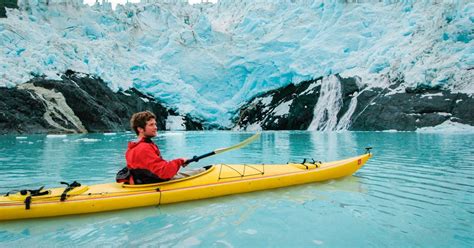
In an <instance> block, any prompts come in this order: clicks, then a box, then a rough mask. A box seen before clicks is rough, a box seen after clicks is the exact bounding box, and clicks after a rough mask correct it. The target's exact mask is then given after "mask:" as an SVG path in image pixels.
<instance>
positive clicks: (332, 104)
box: [308, 75, 355, 131]
mask: <svg viewBox="0 0 474 248" xmlns="http://www.w3.org/2000/svg"><path fill="white" fill-rule="evenodd" d="M341 107H342V93H341V83H340V82H339V80H338V78H337V77H336V76H334V75H331V76H329V77H328V78H327V79H325V80H324V79H323V80H322V82H321V92H320V94H319V99H318V102H317V103H316V106H315V107H314V112H313V120H312V121H311V124H310V125H309V127H308V130H310V131H316V130H319V131H331V130H335V129H336V126H337V113H338V112H339V110H340V109H341ZM354 108H355V107H354Z"/></svg>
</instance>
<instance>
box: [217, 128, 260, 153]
mask: <svg viewBox="0 0 474 248" xmlns="http://www.w3.org/2000/svg"><path fill="white" fill-rule="evenodd" d="M259 137H260V133H256V134H254V135H252V137H250V138H248V139H246V140H244V141H242V142H240V143H239V144H236V145H233V146H230V147H225V148H219V149H216V150H214V152H215V154H218V153H223V152H227V151H230V150H234V149H239V148H242V147H244V146H246V145H248V144H249V143H251V142H253V141H254V140H256V139H258V138H259Z"/></svg>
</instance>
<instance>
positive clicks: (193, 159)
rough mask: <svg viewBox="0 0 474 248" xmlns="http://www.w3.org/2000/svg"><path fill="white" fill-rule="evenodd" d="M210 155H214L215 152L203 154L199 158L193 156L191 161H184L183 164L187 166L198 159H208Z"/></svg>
mask: <svg viewBox="0 0 474 248" xmlns="http://www.w3.org/2000/svg"><path fill="white" fill-rule="evenodd" d="M212 155H216V152H215V151H212V152H208V153H206V154H203V155H201V156H194V157H193V158H192V159H188V160H186V162H185V163H184V164H189V163H192V162H198V161H199V160H200V159H203V158H207V157H210V156H212Z"/></svg>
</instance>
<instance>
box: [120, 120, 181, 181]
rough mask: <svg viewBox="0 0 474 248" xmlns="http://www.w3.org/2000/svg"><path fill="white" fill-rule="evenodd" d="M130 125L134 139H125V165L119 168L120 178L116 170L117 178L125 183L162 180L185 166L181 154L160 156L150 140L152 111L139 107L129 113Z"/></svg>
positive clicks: (153, 132)
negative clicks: (164, 157)
mask: <svg viewBox="0 0 474 248" xmlns="http://www.w3.org/2000/svg"><path fill="white" fill-rule="evenodd" d="M130 125H131V127H132V129H133V130H134V131H135V133H136V134H137V136H138V139H137V140H136V141H131V142H129V143H128V150H127V152H126V153H125V158H126V160H127V168H124V169H123V170H121V171H120V172H119V174H120V173H122V175H121V177H122V178H119V174H117V181H118V182H125V183H129V184H147V183H158V182H163V181H167V180H170V179H171V178H173V177H174V176H175V175H176V174H177V173H178V171H179V169H180V167H185V166H186V163H185V162H186V159H184V158H178V159H174V160H170V161H166V160H164V159H163V158H162V157H161V153H160V149H158V146H157V145H156V144H155V143H153V141H152V140H151V138H153V137H155V136H156V132H157V130H158V128H157V127H156V116H155V115H154V114H153V113H151V112H149V111H143V112H138V113H135V114H133V116H132V118H131V120H130ZM127 169H128V170H127ZM127 172H128V173H127Z"/></svg>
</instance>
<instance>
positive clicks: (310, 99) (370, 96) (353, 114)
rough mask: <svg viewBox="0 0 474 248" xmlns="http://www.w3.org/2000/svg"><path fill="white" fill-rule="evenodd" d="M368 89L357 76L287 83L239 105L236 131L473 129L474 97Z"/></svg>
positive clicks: (393, 83) (393, 85) (396, 82)
mask: <svg viewBox="0 0 474 248" xmlns="http://www.w3.org/2000/svg"><path fill="white" fill-rule="evenodd" d="M389 83H390V87H388V88H366V87H365V86H364V85H363V84H362V83H361V82H360V79H359V78H358V77H349V78H343V77H341V76H339V75H332V76H329V77H326V78H317V79H314V80H310V81H305V82H301V83H300V84H298V85H294V84H290V85H288V86H286V87H282V88H280V89H276V90H272V91H269V92H266V93H264V94H262V95H260V96H257V97H255V98H254V99H252V100H251V101H250V102H249V103H247V104H246V105H244V106H243V107H241V108H240V109H239V111H238V114H237V116H236V117H235V120H234V121H235V123H236V125H235V127H234V129H235V130H321V131H335V130H352V131H382V130H397V131H414V130H416V129H418V128H422V127H431V126H437V125H440V124H441V123H443V122H445V121H448V120H449V121H452V122H455V123H461V124H468V125H471V126H473V125H474V111H473V106H474V98H473V97H472V95H468V94H464V93H452V92H451V91H449V90H444V89H441V88H429V87H426V86H419V87H416V88H409V87H404V86H403V83H404V82H403V80H402V79H393V80H390V82H389Z"/></svg>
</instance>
